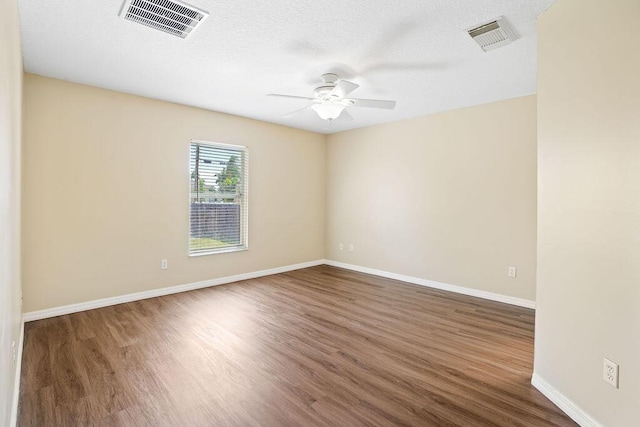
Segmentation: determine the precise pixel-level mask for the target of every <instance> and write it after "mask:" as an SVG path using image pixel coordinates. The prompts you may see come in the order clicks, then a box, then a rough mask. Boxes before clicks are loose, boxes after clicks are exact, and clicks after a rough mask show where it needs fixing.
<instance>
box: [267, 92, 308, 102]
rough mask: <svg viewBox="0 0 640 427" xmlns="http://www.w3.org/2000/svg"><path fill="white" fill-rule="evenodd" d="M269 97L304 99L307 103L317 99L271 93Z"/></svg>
mask: <svg viewBox="0 0 640 427" xmlns="http://www.w3.org/2000/svg"><path fill="white" fill-rule="evenodd" d="M267 96H277V97H278V98H292V99H304V100H307V101H315V100H316V99H315V98H309V97H308V96H296V95H282V94H280V93H270V94H268V95H267Z"/></svg>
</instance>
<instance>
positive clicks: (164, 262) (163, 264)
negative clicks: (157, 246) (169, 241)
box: [160, 259, 169, 270]
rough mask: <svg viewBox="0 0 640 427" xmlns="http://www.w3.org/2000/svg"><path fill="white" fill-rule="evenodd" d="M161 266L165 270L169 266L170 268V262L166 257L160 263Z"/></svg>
mask: <svg viewBox="0 0 640 427" xmlns="http://www.w3.org/2000/svg"><path fill="white" fill-rule="evenodd" d="M160 268H161V269H163V270H166V269H167V268H169V263H168V262H167V260H166V259H163V260H162V262H161V263H160Z"/></svg>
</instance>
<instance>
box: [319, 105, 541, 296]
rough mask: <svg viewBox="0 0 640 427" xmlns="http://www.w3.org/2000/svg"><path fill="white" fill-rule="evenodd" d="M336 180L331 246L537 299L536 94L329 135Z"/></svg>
mask: <svg viewBox="0 0 640 427" xmlns="http://www.w3.org/2000/svg"><path fill="white" fill-rule="evenodd" d="M326 190H327V211H326V212H327V217H326V224H327V225H326V232H327V234H326V245H325V246H326V258H328V259H331V260H335V261H339V262H345V263H349V264H355V265H359V266H363V267H370V268H375V269H379V270H384V271H388V272H392V273H398V274H403V275H409V276H414V277H418V278H422V279H427V280H434V281H438V282H444V283H447V284H450V285H458V286H465V287H469V288H474V289H478V290H482V291H488V292H493V293H498V294H502V295H507V296H512V297H518V298H524V299H527V300H533V299H534V296H535V248H536V244H535V237H536V198H535V197H536V99H535V96H527V97H522V98H516V99H511V100H507V101H502V102H496V103H491V104H486V105H481V106H476V107H471V108H464V109H461V110H455V111H449V112H445V113H441V114H435V115H430V116H424V117H420V118H416V119H412V120H405V121H401V122H395V123H389V124H385V125H380V126H373V127H368V128H364V129H357V130H353V131H348V132H342V133H338V134H333V135H330V136H329V137H328V144H327V186H326ZM340 242H342V243H344V245H345V249H344V250H342V251H341V250H339V249H338V247H339V244H340ZM351 243H352V244H353V245H354V251H353V252H349V251H348V250H347V248H348V245H349V244H351ZM510 265H513V266H517V267H518V277H517V278H516V279H512V278H509V277H508V276H507V268H508V266H510Z"/></svg>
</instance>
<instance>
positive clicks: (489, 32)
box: [467, 18, 517, 52]
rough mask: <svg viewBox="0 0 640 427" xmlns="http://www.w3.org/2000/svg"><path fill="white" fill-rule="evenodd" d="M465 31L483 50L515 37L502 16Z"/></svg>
mask: <svg viewBox="0 0 640 427" xmlns="http://www.w3.org/2000/svg"><path fill="white" fill-rule="evenodd" d="M467 32H468V33H469V35H470V36H471V38H472V39H474V40H475V41H476V42H477V43H478V44H479V45H480V47H481V48H482V50H484V51H485V52H487V51H489V50H493V49H497V48H499V47H502V46H504V45H507V44H509V43H511V42H512V41H514V40H515V39H516V38H517V37H516V34H515V33H514V32H513V30H512V29H511V27H510V26H509V24H508V23H507V21H506V20H505V19H504V18H500V19H497V20H495V21H491V22H488V23H486V24H483V25H480V26H479V27H475V28H471V29H469V30H467Z"/></svg>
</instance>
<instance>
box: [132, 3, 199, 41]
mask: <svg viewBox="0 0 640 427" xmlns="http://www.w3.org/2000/svg"><path fill="white" fill-rule="evenodd" d="M208 15H209V13H207V12H205V11H203V10H200V9H198V8H195V7H193V6H191V5H188V4H186V3H182V2H180V1H175V0H171V1H170V0H125V2H124V5H123V6H122V11H121V12H120V16H122V17H123V18H124V19H127V20H129V21H134V22H137V23H139V24H142V25H146V26H147V27H151V28H155V29H157V30H160V31H164V32H165V33H169V34H173V35H174V36H178V37H181V38H183V39H185V38H187V37H189V35H190V34H191V33H193V31H194V30H195V29H196V27H197V26H198V25H200V24H201V23H202V21H204V20H205V18H206V17H207V16H208Z"/></svg>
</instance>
